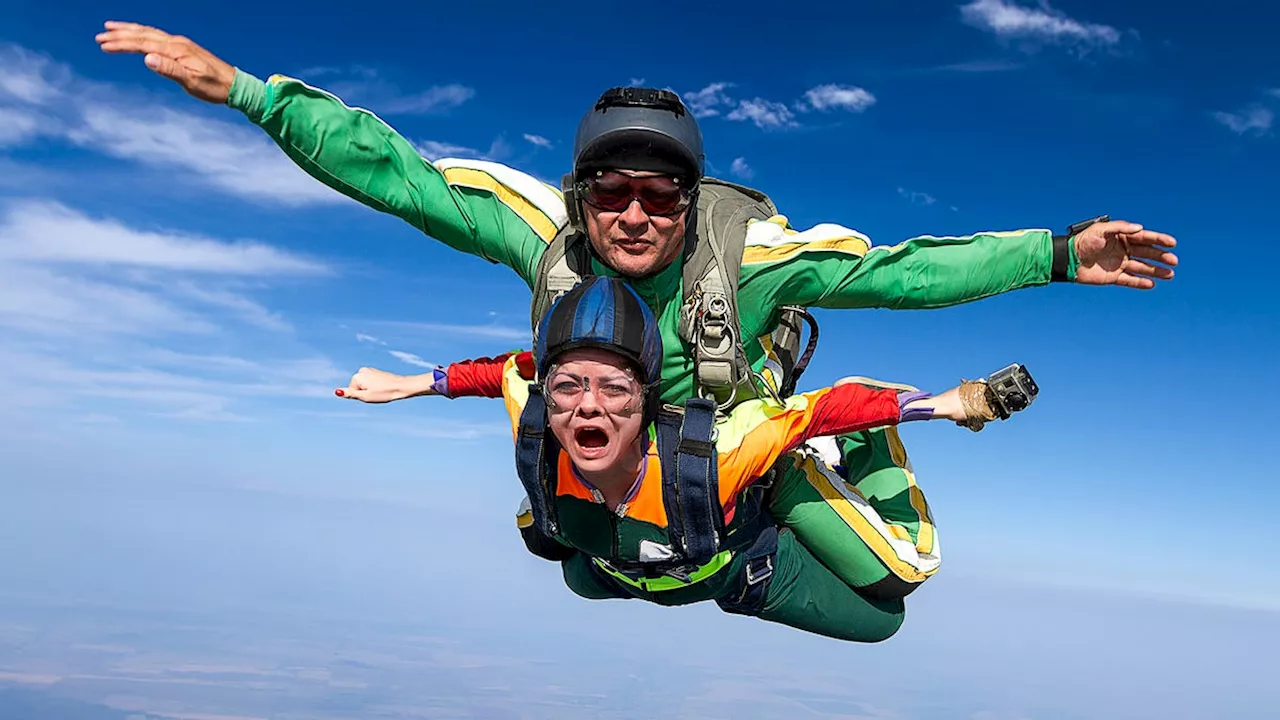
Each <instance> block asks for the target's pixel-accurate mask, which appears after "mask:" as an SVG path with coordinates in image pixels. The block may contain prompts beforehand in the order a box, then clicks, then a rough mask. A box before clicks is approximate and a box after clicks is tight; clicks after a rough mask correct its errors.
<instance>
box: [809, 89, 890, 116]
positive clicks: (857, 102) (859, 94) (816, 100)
mask: <svg viewBox="0 0 1280 720" xmlns="http://www.w3.org/2000/svg"><path fill="white" fill-rule="evenodd" d="M804 99H805V101H806V102H807V103H808V106H809V107H811V108H813V109H814V110H834V109H840V110H848V111H849V112H863V111H864V110H866V109H867V108H869V107H871V106H872V105H875V104H876V97H875V96H874V95H872V94H871V93H869V92H867V91H866V90H864V89H863V88H860V87H855V86H852V85H834V84H830V85H819V86H818V87H815V88H811V89H810V90H809V91H807V92H806V93H805V94H804Z"/></svg>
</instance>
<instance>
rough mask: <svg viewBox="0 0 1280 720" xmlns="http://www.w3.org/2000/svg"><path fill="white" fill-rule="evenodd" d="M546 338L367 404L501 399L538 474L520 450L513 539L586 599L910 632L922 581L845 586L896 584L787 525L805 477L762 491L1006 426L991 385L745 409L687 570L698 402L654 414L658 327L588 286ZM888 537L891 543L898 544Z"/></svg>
mask: <svg viewBox="0 0 1280 720" xmlns="http://www.w3.org/2000/svg"><path fill="white" fill-rule="evenodd" d="M538 338H539V340H538V343H537V344H536V346H535V350H534V351H533V352H531V353H528V352H526V353H511V354H508V355H505V356H499V357H498V358H494V359H488V358H485V359H481V360H479V361H475V362H467V363H461V364H454V365H453V366H451V367H450V368H449V369H448V373H447V375H446V376H445V377H444V378H442V379H446V380H447V387H446V386H445V385H443V384H442V383H440V382H439V380H438V379H437V378H435V377H431V379H430V382H429V384H428V383H426V382H423V383H418V387H416V388H414V387H405V388H402V389H401V390H400V391H399V392H396V393H392V394H381V395H378V394H375V395H371V396H368V397H369V399H370V400H373V401H390V400H394V399H400V398H403V397H408V396H410V395H430V394H445V395H447V396H449V397H460V396H468V395H470V396H482V397H500V398H503V399H504V400H505V401H506V406H507V411H508V413H509V414H510V416H511V421H512V431H513V435H514V436H515V440H516V443H517V447H521V446H523V445H525V444H526V443H528V442H530V440H531V437H532V435H535V434H536V436H537V438H536V439H535V440H534V446H533V447H532V448H531V450H532V452H529V453H527V455H526V456H527V457H532V458H536V460H537V462H535V463H532V464H528V465H523V466H520V457H521V452H519V451H518V452H517V464H518V466H520V475H521V480H522V481H523V483H524V484H525V487H526V488H527V489H530V490H531V492H530V498H531V500H529V501H528V502H529V505H528V507H526V508H524V509H523V510H522V512H521V514H520V516H519V518H518V524H519V526H520V528H521V534H522V536H524V538H525V542H526V543H527V544H529V547H530V550H531V551H533V552H534V553H535V554H538V555H541V556H542V557H546V558H548V559H552V560H557V561H559V562H560V564H561V567H562V571H563V574H564V579H565V583H566V585H568V587H569V588H570V589H571V590H572V591H573V592H574V593H576V594H577V595H579V596H582V597H585V598H589V599H609V598H638V599H643V600H647V601H649V602H654V603H658V604H662V605H684V604H688V603H693V602H700V601H704V600H715V601H716V603H717V604H718V605H719V606H720V607H721V608H722V609H724V610H725V611H726V612H731V613H737V614H743V615H748V616H755V617H759V618H761V619H763V620H766V621H770V622H778V623H782V624H785V625H789V626H791V627H795V628H798V629H801V630H806V631H809V632H813V633H818V634H822V635H826V636H828V637H833V638H839V639H843V640H850V641H857V642H879V641H882V640H884V639H887V638H888V637H890V636H892V635H893V634H894V633H896V632H897V630H898V628H899V627H900V626H901V624H902V621H903V617H904V614H905V603H904V600H903V598H904V596H905V595H906V593H907V592H909V590H910V588H911V587H914V586H915V585H918V582H922V581H923V579H924V577H921V578H920V579H919V580H918V581H917V582H916V583H914V584H910V583H903V582H900V581H898V582H896V583H895V582H881V583H878V585H877V586H875V587H867V586H862V585H859V584H857V583H856V582H852V581H851V580H850V576H854V577H859V576H861V577H869V576H880V577H887V578H888V580H891V581H892V580H895V578H893V576H892V574H891V572H890V571H889V570H888V569H887V568H886V565H885V561H884V559H882V558H879V557H877V556H876V554H875V552H874V551H873V549H871V548H868V547H867V546H865V545H863V544H862V543H861V542H860V541H859V538H858V536H857V535H856V534H853V533H851V532H849V530H848V529H847V528H846V529H843V530H842V529H841V528H840V527H836V526H833V525H829V524H825V523H824V522H823V519H822V518H821V517H819V516H816V515H815V516H813V517H806V516H805V515H804V514H803V513H796V512H795V511H794V507H793V505H792V503H791V500H789V498H791V497H792V496H793V495H794V494H795V493H796V492H797V488H798V487H804V488H807V487H808V486H809V480H808V478H807V477H806V474H807V473H811V472H815V471H816V469H815V467H816V466H815V465H814V464H813V463H801V462H797V463H796V464H794V465H790V466H786V467H785V469H783V470H782V471H781V472H780V473H779V474H778V476H777V477H776V479H775V480H774V485H773V487H765V486H763V485H762V484H761V483H759V482H757V479H758V478H760V477H762V476H765V475H767V474H768V472H769V470H770V468H772V467H774V465H775V462H776V461H777V460H778V459H779V458H780V457H782V456H783V455H784V454H786V453H788V452H789V451H790V450H792V449H793V448H796V447H798V446H799V445H800V444H801V443H803V442H804V441H805V440H807V439H808V438H811V437H814V436H818V435H829V434H836V433H848V432H855V431H858V430H860V429H864V428H870V427H875V426H883V425H894V424H897V423H900V422H907V421H913V420H930V419H950V420H953V421H956V422H957V424H961V425H965V426H968V427H971V428H974V429H979V428H980V427H981V424H982V423H983V422H985V421H991V420H994V419H996V418H997V416H999V415H1000V413H998V411H997V410H996V409H995V408H996V406H997V405H998V404H999V401H998V400H997V399H995V391H994V389H993V388H992V387H991V386H989V385H988V384H987V383H985V382H984V381H977V382H974V381H970V382H966V383H963V384H962V385H961V386H960V387H957V388H953V389H951V390H949V391H947V392H945V393H942V394H940V395H937V396H931V395H930V394H929V393H925V392H919V391H904V390H899V389H893V388H876V387H869V386H867V385H864V384H862V383H861V382H860V381H859V380H858V379H846V380H844V381H840V382H837V383H836V384H835V386H834V387H829V388H823V389H820V390H816V391H812V392H806V393H802V394H797V395H794V396H791V397H788V398H787V399H786V400H784V401H777V400H773V399H752V400H747V401H743V402H741V403H739V404H737V405H736V406H735V407H734V408H733V409H732V410H731V411H730V412H729V413H728V415H727V417H725V418H723V419H721V420H720V421H718V422H717V423H716V425H715V427H716V429H717V433H716V435H715V439H714V441H713V444H714V447H713V448H711V449H710V456H711V457H710V462H711V463H714V469H711V468H712V466H710V465H709V466H708V470H709V472H707V473H706V475H700V476H699V477H703V478H704V479H705V478H708V477H709V478H711V479H710V480H708V481H707V482H708V488H707V490H706V492H707V493H708V495H709V497H711V498H713V500H712V502H711V503H709V506H708V507H707V508H705V509H706V510H709V511H711V512H714V513H715V514H716V515H717V516H718V517H719V518H720V523H721V528H720V532H719V534H720V537H721V538H722V545H720V546H719V547H718V548H716V552H714V554H708V559H707V561H706V562H703V563H692V564H686V563H684V562H683V561H681V560H679V559H677V560H672V557H673V553H674V549H673V548H674V547H675V546H676V545H677V542H676V540H675V538H677V537H678V536H680V535H681V534H683V533H685V532H686V531H687V529H688V525H687V523H688V518H689V517H690V514H689V513H688V512H687V511H685V510H683V509H682V508H681V506H682V503H683V502H685V501H686V500H687V498H688V496H687V495H678V493H679V492H680V491H677V490H674V489H673V486H674V485H675V483H670V482H668V481H669V480H670V479H671V478H672V477H673V475H674V476H678V477H680V478H681V480H684V479H686V477H687V476H686V475H685V474H682V473H681V472H680V470H679V464H680V463H682V462H690V461H693V460H694V457H693V456H694V455H696V454H697V451H696V450H693V451H691V450H688V449H686V448H684V447H683V441H682V438H683V437H684V436H683V433H682V428H683V423H684V422H686V421H687V417H688V415H687V414H688V413H691V412H696V411H697V408H696V406H694V405H693V403H698V402H706V401H704V400H701V399H693V400H690V401H689V402H688V404H686V406H685V408H684V413H680V412H671V411H670V410H669V409H667V408H664V407H663V405H662V403H661V402H660V399H659V397H658V385H659V368H660V362H661V357H662V349H661V343H662V338H661V335H660V332H659V330H658V328H657V323H656V319H655V317H654V315H653V313H652V312H651V311H650V310H649V308H648V307H647V305H646V304H645V303H644V302H643V301H642V300H641V299H640V297H639V296H638V295H637V294H636V293H635V292H634V290H632V289H631V288H630V287H629V286H628V285H627V284H626V283H624V282H623V281H621V280H620V279H618V278H610V277H592V278H588V279H586V280H584V281H583V282H582V283H581V284H579V285H577V286H575V287H574V288H572V289H570V290H569V291H568V292H566V293H565V294H564V295H563V296H561V297H560V298H559V299H558V300H556V301H555V302H554V303H553V304H552V306H551V310H550V311H549V312H548V313H547V314H546V316H545V317H544V319H543V320H542V323H541V327H540V328H539V332H538ZM352 384H353V385H355V384H357V383H356V382H355V381H354V380H353V383H352ZM411 385H412V384H411ZM352 396H353V397H356V396H362V397H363V396H365V395H364V393H363V391H354V392H353V393H352ZM1005 416H1006V417H1007V415H1005ZM545 430H549V432H544V431H545ZM530 431H535V432H534V433H531V432H530ZM552 438H554V442H553V441H552ZM781 465H784V466H785V465H786V464H785V463H782V464H781ZM851 499H856V498H853V496H852V495H851ZM920 500H921V502H922V501H923V498H922V497H921V498H920ZM866 506H867V504H866V502H865V501H863V502H862V503H861V506H860V507H857V506H855V505H853V504H851V505H850V509H849V510H848V512H849V513H851V514H854V515H858V516H859V517H860V519H861V522H863V523H868V524H869V523H873V522H875V523H880V524H882V525H883V524H885V522H884V521H883V520H882V519H881V518H879V517H878V516H877V515H876V514H875V513H874V512H873V511H871V510H869V509H868V508H867V507H866ZM535 508H541V509H542V513H543V515H544V517H543V518H542V519H541V520H542V521H543V522H547V523H550V524H549V527H551V528H553V529H552V530H551V531H550V532H546V533H532V532H529V531H530V530H531V529H532V527H533V526H534V524H535V523H536V522H538V521H539V520H540V519H539V518H537V517H536V513H537V511H536V510H535ZM790 515H798V516H796V517H789V516H790ZM780 523H781V524H783V525H784V528H783V530H782V531H781V533H779V531H778V528H777V525H778V524H780ZM897 530H898V531H899V532H900V534H898V535H897V536H896V542H894V547H892V548H891V549H890V550H889V552H890V553H893V552H896V553H898V554H899V555H904V554H914V555H916V562H917V565H919V566H920V569H919V572H920V574H921V575H923V576H925V577H927V576H928V575H929V574H931V568H930V567H929V565H930V561H932V564H933V566H935V567H936V559H935V558H930V557H927V556H924V555H923V554H920V553H918V551H917V548H916V546H915V545H914V544H913V543H912V542H911V541H910V540H909V539H907V531H906V530H905V528H902V527H899V528H897ZM885 537H886V538H889V541H893V540H895V537H894V533H889V532H885ZM548 540H549V541H550V542H546V541H548ZM887 542H888V541H886V544H887Z"/></svg>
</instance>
